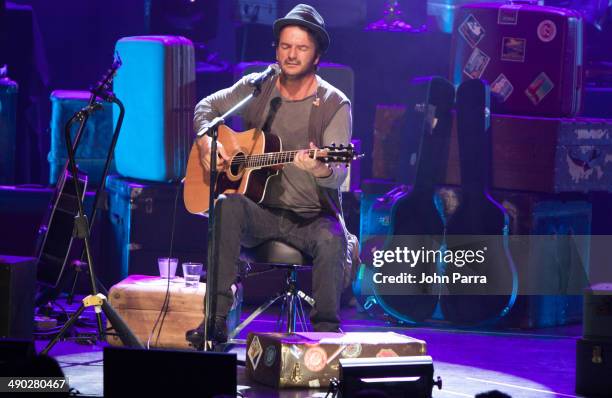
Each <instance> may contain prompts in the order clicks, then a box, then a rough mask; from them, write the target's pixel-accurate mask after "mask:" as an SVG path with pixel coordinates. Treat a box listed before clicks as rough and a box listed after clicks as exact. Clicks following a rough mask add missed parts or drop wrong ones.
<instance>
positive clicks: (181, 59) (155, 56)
mask: <svg viewBox="0 0 612 398" xmlns="http://www.w3.org/2000/svg"><path fill="white" fill-rule="evenodd" d="M115 48H116V50H117V51H118V52H119V54H120V56H121V58H122V60H123V66H122V67H121V68H120V69H119V71H118V73H117V76H116V77H115V80H114V91H115V95H116V96H117V98H119V99H120V100H121V101H122V102H123V104H124V105H125V109H126V114H125V119H124V121H123V126H122V129H121V134H120V136H119V140H118V142H117V148H116V149H115V162H116V165H117V171H118V172H119V173H120V174H121V175H123V176H125V177H131V178H139V179H144V180H149V181H159V182H164V181H177V180H180V179H182V178H183V176H184V175H185V167H186V165H187V156H188V153H189V152H188V151H189V149H190V147H191V143H192V140H193V138H194V136H195V135H194V134H193V125H192V120H193V111H194V107H195V58H194V50H193V45H192V43H191V41H189V40H188V39H186V38H184V37H178V36H135V37H124V38H122V39H120V40H119V41H118V42H117V44H116V47H115ZM113 117H114V121H115V123H116V122H117V119H118V117H119V110H118V109H115V110H114V112H113Z"/></svg>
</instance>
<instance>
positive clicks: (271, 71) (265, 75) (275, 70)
mask: <svg viewBox="0 0 612 398" xmlns="http://www.w3.org/2000/svg"><path fill="white" fill-rule="evenodd" d="M279 73H280V67H279V66H278V64H270V65H268V67H267V68H266V70H264V71H263V72H261V73H259V74H258V75H257V76H255V77H252V78H250V79H249V81H248V83H249V85H251V86H259V85H261V84H262V83H263V82H265V81H266V80H268V79H269V78H271V77H274V76H276V75H278V74H279Z"/></svg>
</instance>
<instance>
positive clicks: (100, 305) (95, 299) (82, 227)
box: [41, 60, 143, 354]
mask: <svg viewBox="0 0 612 398" xmlns="http://www.w3.org/2000/svg"><path fill="white" fill-rule="evenodd" d="M120 65H121V63H120V61H119V60H117V61H115V63H114V64H113V68H114V70H113V74H114V71H116V69H118V68H119V66H120ZM111 77H112V76H111ZM110 80H111V79H105V81H104V82H103V83H101V84H100V85H99V86H98V87H96V88H94V89H92V90H91V91H92V96H91V98H90V101H89V104H88V105H87V106H86V107H84V108H83V109H81V110H80V111H79V112H77V113H76V114H74V115H73V116H72V117H71V118H70V120H68V122H67V123H66V128H65V131H64V134H65V139H66V149H67V151H68V164H69V167H70V172H71V173H72V175H73V176H77V175H78V169H77V165H76V160H75V153H76V150H75V149H76V147H75V146H73V143H72V138H71V136H70V130H71V127H72V124H73V123H74V122H75V121H79V122H80V123H81V124H80V126H79V130H78V133H77V137H79V136H80V132H82V130H83V128H84V126H85V124H86V123H87V119H88V118H89V115H90V114H91V113H93V112H94V111H95V110H96V109H99V108H100V103H98V102H96V97H100V98H103V99H105V100H107V101H112V102H114V103H115V104H117V105H118V106H119V110H120V116H119V119H118V121H117V126H116V127H115V131H114V135H113V139H112V142H111V148H110V150H109V155H108V156H107V159H106V164H105V169H104V176H103V177H105V175H106V174H107V173H108V167H109V165H110V160H111V159H112V153H113V150H114V146H115V144H116V142H117V138H118V136H119V131H120V129H121V124H122V122H123V117H124V115H125V108H124V106H123V104H122V103H121V101H119V99H117V98H116V97H115V96H114V94H113V93H112V92H109V91H107V88H108V86H109V85H110ZM73 182H74V190H75V193H76V203H77V208H78V213H77V215H76V216H75V218H74V232H73V233H74V236H75V237H76V238H78V239H82V240H83V242H84V248H85V256H86V259H87V268H88V272H89V277H90V283H91V294H90V295H89V296H87V297H85V298H84V299H83V301H82V304H81V305H80V306H79V308H78V309H77V311H76V312H75V313H74V314H73V315H72V316H71V317H70V318H69V319H68V321H67V322H66V323H65V324H64V326H63V327H62V329H61V330H60V331H59V333H58V334H57V335H56V336H55V337H54V338H53V339H52V340H51V341H50V342H49V344H47V346H46V347H45V348H44V349H43V350H42V351H41V354H47V353H48V352H49V350H51V348H53V346H54V345H55V344H56V343H57V342H58V341H59V340H60V339H61V338H62V336H63V335H64V334H65V333H66V331H67V330H68V329H69V328H71V327H72V325H73V324H74V323H75V322H76V321H77V319H78V318H79V316H80V315H81V314H82V313H83V311H84V310H85V308H86V307H91V306H93V307H94V309H95V312H96V318H97V326H98V337H100V336H105V334H106V332H105V330H104V328H103V325H102V317H101V315H100V313H101V312H103V313H104V315H105V316H106V318H107V319H108V321H109V322H110V324H111V326H112V327H113V329H115V330H116V331H117V334H118V335H119V338H120V339H121V342H122V343H123V345H125V346H128V347H137V348H143V346H142V344H141V343H140V341H139V340H138V338H137V337H136V336H135V335H134V333H133V332H132V331H131V330H130V328H129V327H128V326H127V325H126V323H125V321H124V320H123V319H122V318H121V316H120V315H119V314H118V313H117V312H116V311H115V309H114V308H113V307H112V306H111V305H110V304H109V303H108V301H107V298H106V297H105V296H104V295H103V294H101V293H99V292H98V288H97V283H96V276H95V273H94V264H93V258H92V255H91V246H90V234H89V232H90V225H89V223H88V221H87V216H86V215H85V211H84V205H83V200H82V193H81V187H80V186H79V182H78V179H77V178H73ZM103 185H104V182H102V186H103ZM101 190H102V189H101V188H100V189H99V190H98V192H97V193H96V200H98V199H99V193H100V192H101ZM96 207H97V203H96V205H95V206H94V213H93V214H94V216H95V208H96Z"/></svg>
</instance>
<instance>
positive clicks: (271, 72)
mask: <svg viewBox="0 0 612 398" xmlns="http://www.w3.org/2000/svg"><path fill="white" fill-rule="evenodd" d="M279 72H280V68H279V67H278V65H276V64H272V65H270V66H269V67H268V69H266V71H264V72H262V73H261V74H260V75H259V77H258V78H254V79H252V80H251V81H249V84H251V85H252V86H253V92H252V93H251V94H249V95H247V96H246V97H244V98H243V99H242V100H241V101H240V102H238V103H237V104H236V105H234V106H233V107H232V108H231V109H229V110H228V111H227V112H225V113H224V114H223V115H221V116H219V117H216V118H214V119H213V120H212V121H210V122H209V123H208V125H207V126H206V128H204V129H202V130H201V131H199V132H198V134H197V138H200V137H203V136H204V135H208V136H209V137H210V138H211V143H210V185H209V186H210V187H211V189H210V192H209V196H208V203H209V208H208V253H207V254H208V255H207V260H206V261H207V263H208V264H207V269H206V284H207V286H206V316H205V317H204V347H203V349H204V351H208V350H209V349H211V348H213V347H212V344H210V346H209V343H210V342H209V340H208V333H209V330H208V326H209V325H212V328H214V326H215V315H216V311H217V297H216V294H213V292H214V293H216V292H217V267H218V266H219V265H218V264H217V261H216V259H215V244H216V239H215V218H216V217H215V199H216V198H215V185H216V184H215V183H216V181H217V174H218V172H217V141H218V139H219V126H221V125H223V124H225V120H226V119H227V118H229V117H230V116H233V115H234V114H236V113H237V112H238V111H239V110H241V109H242V108H243V107H244V106H245V105H246V104H248V103H249V102H250V101H251V100H252V99H253V98H255V97H257V96H258V95H259V93H260V92H261V85H262V83H263V82H264V81H265V80H267V79H268V78H270V77H272V76H275V75H277V74H278V73H279ZM210 332H213V333H212V335H214V330H210Z"/></svg>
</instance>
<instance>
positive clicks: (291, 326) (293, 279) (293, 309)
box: [287, 269, 298, 333]
mask: <svg viewBox="0 0 612 398" xmlns="http://www.w3.org/2000/svg"><path fill="white" fill-rule="evenodd" d="M289 278H290V279H289V282H290V288H289V289H290V290H289V295H288V297H287V299H288V300H289V302H288V303H287V309H288V312H287V333H295V323H296V322H295V321H296V319H295V317H296V316H297V301H298V300H297V297H296V291H297V288H296V286H295V285H296V283H297V270H295V269H293V270H292V271H291V274H290V276H289Z"/></svg>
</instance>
